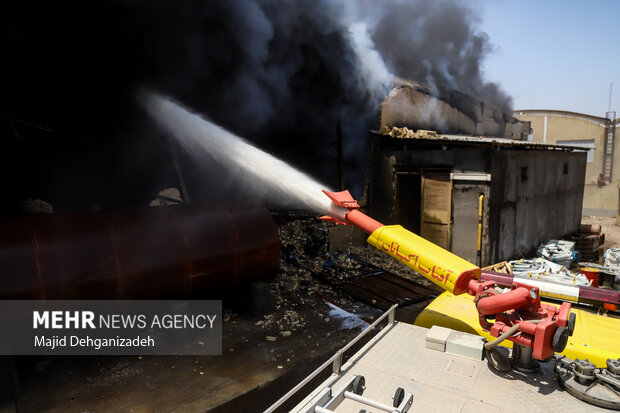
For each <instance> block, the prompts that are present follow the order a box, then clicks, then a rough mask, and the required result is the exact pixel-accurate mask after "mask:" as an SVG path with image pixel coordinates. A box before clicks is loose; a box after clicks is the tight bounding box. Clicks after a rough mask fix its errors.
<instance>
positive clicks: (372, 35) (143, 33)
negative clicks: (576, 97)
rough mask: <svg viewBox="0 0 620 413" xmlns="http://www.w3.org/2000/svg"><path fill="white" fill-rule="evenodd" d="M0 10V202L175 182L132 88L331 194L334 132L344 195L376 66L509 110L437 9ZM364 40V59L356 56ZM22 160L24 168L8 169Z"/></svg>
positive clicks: (121, 5)
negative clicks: (223, 131) (0, 164)
mask: <svg viewBox="0 0 620 413" xmlns="http://www.w3.org/2000/svg"><path fill="white" fill-rule="evenodd" d="M0 7H1V8H2V17H1V19H2V26H3V27H2V30H3V38H4V42H5V47H4V48H3V50H4V58H3V61H4V65H3V66H4V68H5V69H6V70H5V74H4V75H3V78H2V89H3V94H2V110H3V113H4V117H5V119H4V125H3V129H2V137H3V138H4V139H5V140H6V142H8V144H9V146H8V147H9V148H14V149H15V150H16V151H21V152H20V153H21V155H20V156H17V157H16V156H14V155H10V156H9V155H7V158H11V159H9V160H8V162H9V165H8V166H5V168H7V171H3V172H8V169H9V168H12V169H15V168H17V169H18V173H17V174H16V175H17V176H18V178H16V179H21V180H22V181H23V182H21V183H19V184H15V185H8V186H7V185H4V186H3V187H0V196H6V194H7V192H11V191H16V192H18V193H19V195H16V196H19V197H39V198H43V199H48V200H50V201H51V202H52V203H54V204H55V205H59V204H60V205H64V208H65V209H72V208H73V209H83V208H84V207H88V206H89V205H91V204H97V205H98V206H101V207H103V208H107V207H116V206H123V205H126V204H129V205H132V204H136V205H139V204H143V203H144V202H145V200H146V199H148V198H149V197H151V196H152V194H153V193H154V192H157V190H158V189H161V188H162V187H164V186H177V182H176V178H175V175H174V169H173V168H172V164H171V162H170V157H169V154H168V151H169V149H170V148H169V146H168V144H167V143H166V141H165V139H163V138H162V136H161V132H160V131H158V130H157V128H156V127H155V126H154V124H153V122H152V121H151V120H150V119H148V118H147V117H146V116H145V113H144V111H143V110H142V108H141V107H140V106H139V105H138V104H137V102H136V99H135V96H136V92H137V91H138V90H140V89H143V88H148V89H151V90H155V91H157V92H158V93H161V94H164V95H169V96H171V97H173V98H174V99H175V100H177V101H179V102H182V103H183V104H184V105H186V106H188V107H190V108H191V109H192V110H193V111H196V112H200V113H203V114H205V116H207V117H209V118H210V119H212V120H214V121H215V122H216V123H218V124H221V125H222V126H223V127H225V128H227V129H229V130H231V131H233V132H235V133H236V134H238V135H241V136H243V137H245V138H247V139H249V140H250V141H253V142H255V143H256V145H257V146H258V147H260V148H262V149H265V150H267V151H269V152H271V153H273V154H275V155H276V156H279V157H282V158H284V159H285V160H287V161H289V162H291V163H293V164H295V165H296V166H298V167H299V168H301V169H302V170H305V171H307V172H309V173H310V174H312V175H314V176H315V177H317V178H318V179H319V180H321V181H323V182H325V183H326V184H327V185H330V186H332V187H336V186H337V182H338V167H337V162H336V161H335V158H336V154H337V148H336V146H335V144H336V141H337V131H338V130H339V129H340V130H341V131H342V134H343V136H344V146H345V185H346V186H348V187H355V188H357V189H359V188H360V187H361V184H362V180H363V171H364V167H365V162H366V158H365V156H366V153H365V151H366V148H367V139H368V134H367V131H368V130H369V129H372V128H373V127H375V126H376V122H377V115H378V106H379V104H380V101H381V99H382V98H383V96H384V95H385V93H387V92H388V91H389V77H388V76H386V75H387V72H386V71H385V67H383V66H382V65H383V61H385V64H386V66H387V68H388V69H390V70H391V71H392V72H393V73H394V74H396V75H399V76H403V77H407V78H413V80H418V81H420V82H423V83H425V82H434V83H435V84H436V85H438V87H443V88H456V89H460V90H461V91H463V92H465V93H471V94H473V95H475V96H477V97H481V98H483V99H489V100H491V101H492V102H493V103H495V104H497V105H499V106H500V107H508V106H509V104H508V103H506V102H509V101H508V100H506V99H504V103H506V105H504V103H502V102H501V101H500V100H501V99H500V98H501V97H502V96H503V94H502V93H501V91H497V90H494V88H495V89H497V88H496V85H493V84H489V83H485V82H484V81H483V79H482V74H481V72H480V64H481V62H482V60H483V59H484V56H485V54H486V53H488V52H489V50H490V49H489V47H490V46H489V42H488V39H486V37H485V36H484V35H482V34H478V33H476V31H475V30H473V29H472V25H471V24H469V22H470V21H471V17H472V12H471V11H469V10H467V9H465V8H463V7H462V6H459V5H458V4H456V3H455V2H452V1H449V2H445V1H444V2H434V1H396V0H391V1H389V2H369V1H363V0H359V1H345V0H343V1H338V0H318V1H317V0H247V1H235V0H229V1H221V0H187V1H182V2H178V1H172V0H155V1H152V0H149V1H147V0H128V1H111V0H108V1H86V2H84V1H81V2H46V1H32V0H30V1H28V0H20V1H9V2H5V3H3V5H2V6H0ZM442 25H443V26H445V27H443V28H442ZM448 26H449V27H448ZM365 28H368V36H367V37H368V38H364V36H361V40H360V33H362V34H363V33H364V29H365ZM371 39H372V41H374V43H375V44H376V45H377V50H378V52H379V53H378V54H377V53H376V52H373V51H372V50H366V49H364V50H363V53H362V55H360V52H359V50H360V44H362V43H363V44H365V45H366V46H370V47H372V46H373V45H372V41H371ZM373 53H374V54H373ZM504 98H505V97H504ZM502 99H503V98H502ZM28 125H30V126H28ZM33 125H34V126H33ZM41 127H42V128H41ZM16 130H17V133H16V132H15V131H16ZM44 131H49V132H44ZM18 135H19V136H18ZM29 135H30V136H35V138H31V139H27V138H28V136H29ZM16 136H17V137H16ZM20 139H21V140H20ZM16 142H17V143H16ZM24 142H27V143H24ZM11 145H13V146H11ZM37 148H38V151H39V153H38V155H32V154H33V153H34V152H37ZM58 148H63V149H62V150H61V149H58ZM65 149H66V150H65ZM6 153H7V152H5V154H6ZM30 156H34V158H33V159H36V162H33V163H31V164H30V165H29V166H28V168H26V167H23V163H24V162H25V160H27V159H28V158H29V157H30ZM50 157H53V158H54V160H50V159H49V158H50ZM182 158H183V157H182ZM182 161H183V162H184V165H183V166H184V168H183V169H184V171H185V173H186V175H187V179H188V181H190V182H189V184H190V186H192V187H193V188H192V191H193V192H194V193H195V194H196V193H197V194H199V195H200V194H213V193H214V192H215V191H211V190H209V186H210V182H211V181H212V180H211V181H209V180H207V181H205V180H204V177H202V176H201V171H200V168H195V165H191V164H190V162H191V161H190V160H188V159H182ZM89 166H90V168H89ZM50 170H53V171H55V172H54V173H52V174H50V173H49V171H50ZM5 176H6V174H5ZM31 186H33V187H34V188H35V189H32V190H25V189H24V188H26V187H31ZM3 188H4V192H2V191H3ZM7 188H9V189H7ZM358 192H359V191H358ZM205 196H206V195H205ZM85 198H86V200H84V199H85ZM60 209H62V208H60ZM57 210H58V208H57Z"/></svg>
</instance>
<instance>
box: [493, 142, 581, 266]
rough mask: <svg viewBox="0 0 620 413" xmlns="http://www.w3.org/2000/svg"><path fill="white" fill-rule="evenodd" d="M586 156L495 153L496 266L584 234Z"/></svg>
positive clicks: (573, 153) (549, 153)
mask: <svg viewBox="0 0 620 413" xmlns="http://www.w3.org/2000/svg"><path fill="white" fill-rule="evenodd" d="M586 156H587V155H586V153H584V152H559V151H532V150H505V151H495V152H493V156H492V160H491V175H492V177H493V178H492V180H491V210H492V211H493V213H492V215H491V216H490V222H489V224H490V226H489V228H490V231H491V234H490V242H491V246H490V250H491V255H492V257H494V258H495V261H500V260H504V259H507V258H511V257H519V256H523V255H524V254H527V253H528V252H531V250H532V249H534V248H536V247H537V246H538V245H539V244H540V243H542V242H545V241H547V240H549V239H552V238H558V237H562V236H564V235H566V234H569V233H571V232H574V231H577V230H578V229H579V223H580V222H581V210H582V200H583V191H584V187H583V180H584V177H585V171H586Z"/></svg>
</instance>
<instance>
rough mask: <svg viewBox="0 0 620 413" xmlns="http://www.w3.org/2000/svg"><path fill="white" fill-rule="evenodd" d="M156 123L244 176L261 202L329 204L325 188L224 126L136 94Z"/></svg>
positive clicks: (318, 207)
mask: <svg viewBox="0 0 620 413" xmlns="http://www.w3.org/2000/svg"><path fill="white" fill-rule="evenodd" d="M140 100H141V101H142V104H143V105H144V107H145V108H146V111H147V112H148V114H149V116H151V117H152V118H153V119H154V120H155V121H156V122H157V124H158V125H159V126H160V127H162V128H163V129H165V130H166V131H168V132H170V133H171V134H172V135H173V136H174V137H175V138H176V139H177V140H178V141H179V143H180V144H181V145H182V146H183V147H184V148H185V149H186V150H187V151H188V152H189V153H191V154H193V155H195V156H196V157H197V158H198V159H205V158H210V159H212V160H213V161H215V162H217V163H218V164H219V165H220V166H221V167H222V168H223V169H224V170H226V171H227V173H229V174H233V175H236V174H239V173H240V172H241V173H242V174H243V175H244V178H245V179H248V180H251V184H252V188H253V189H254V190H257V191H260V193H257V194H254V195H255V196H256V195H258V196H259V197H260V198H261V199H262V200H263V201H266V202H269V203H271V204H273V203H275V204H277V205H279V206H283V207H292V208H299V209H309V210H312V211H315V212H319V213H327V212H329V211H330V207H331V205H332V203H331V201H330V200H329V198H327V196H325V194H324V193H323V192H321V190H322V189H328V188H327V187H326V186H325V185H321V184H320V183H319V182H317V181H315V180H314V179H312V178H311V177H309V176H308V175H306V174H304V173H302V172H300V171H298V170H297V169H295V168H293V167H292V166H290V165H288V164H286V163H285V162H283V161H281V160H279V159H277V158H275V157H274V156H272V155H269V154H268V153H265V152H263V151H261V150H260V149H258V148H256V147H254V146H252V145H250V144H249V143H247V142H245V141H244V140H243V139H241V138H240V137H238V136H236V135H234V134H232V133H231V132H229V131H227V130H225V129H224V128H222V127H220V126H218V125H216V124H214V123H213V122H210V121H208V120H206V119H203V118H202V117H201V116H199V115H197V114H195V113H191V112H190V111H188V110H187V109H185V108H183V107H181V106H179V105H178V104H176V103H174V102H172V101H171V100H169V99H167V98H165V97H163V96H159V95H155V94H143V95H142V96H141V97H140Z"/></svg>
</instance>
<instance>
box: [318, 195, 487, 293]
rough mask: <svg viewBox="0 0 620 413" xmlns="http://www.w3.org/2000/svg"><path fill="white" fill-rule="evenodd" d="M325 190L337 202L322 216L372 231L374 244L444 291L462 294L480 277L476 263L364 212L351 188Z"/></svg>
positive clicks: (371, 242) (369, 240)
mask: <svg viewBox="0 0 620 413" xmlns="http://www.w3.org/2000/svg"><path fill="white" fill-rule="evenodd" d="M323 192H325V194H326V195H327V196H328V197H329V198H330V199H331V200H332V201H333V202H334V208H332V210H331V211H330V214H329V215H328V216H323V217H321V218H322V219H325V220H329V221H334V222H337V223H340V224H345V225H355V226H357V227H359V228H361V229H362V230H363V231H364V232H366V233H367V234H370V236H369V237H368V239H367V241H368V243H369V244H370V245H372V246H374V247H375V248H378V249H379V250H381V251H384V252H385V253H387V254H389V255H390V256H392V257H394V258H395V259H397V260H398V261H400V262H402V263H403V264H405V265H407V266H408V267H410V268H413V269H414V270H415V271H417V272H418V273H420V274H422V275H423V276H424V277H426V278H427V279H428V280H429V281H432V282H433V283H435V284H437V285H438V286H439V287H441V288H443V289H444V290H447V291H449V292H451V293H452V294H454V295H459V294H462V293H464V292H467V286H468V284H469V281H470V280H471V279H480V273H481V270H480V268H479V267H476V266H475V265H473V264H472V263H470V262H468V261H465V260H464V259H462V258H460V257H458V256H456V255H454V254H452V253H451V252H450V251H446V250H445V249H443V248H441V247H440V246H438V245H435V244H433V243H432V242H430V241H427V240H425V239H424V238H422V237H420V236H418V235H416V234H414V233H413V232H411V231H407V230H406V229H405V228H403V227H402V226H400V225H383V224H381V223H380V222H378V221H375V220H374V219H372V218H370V217H369V216H368V215H366V214H364V213H362V212H360V211H359V210H358V209H357V208H359V205H358V204H357V201H355V200H354V199H353V197H352V196H351V194H350V193H349V191H341V192H328V191H323Z"/></svg>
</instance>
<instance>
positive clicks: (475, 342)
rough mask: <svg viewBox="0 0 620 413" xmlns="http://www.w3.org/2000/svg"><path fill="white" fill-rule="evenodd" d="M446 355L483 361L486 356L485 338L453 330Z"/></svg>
mask: <svg viewBox="0 0 620 413" xmlns="http://www.w3.org/2000/svg"><path fill="white" fill-rule="evenodd" d="M446 353H449V354H454V355H457V356H462V357H467V358H470V359H474V360H482V356H483V354H484V338H483V337H480V336H477V335H473V334H469V333H463V332H461V331H454V330H451V332H450V335H449V336H448V338H447V340H446Z"/></svg>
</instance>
